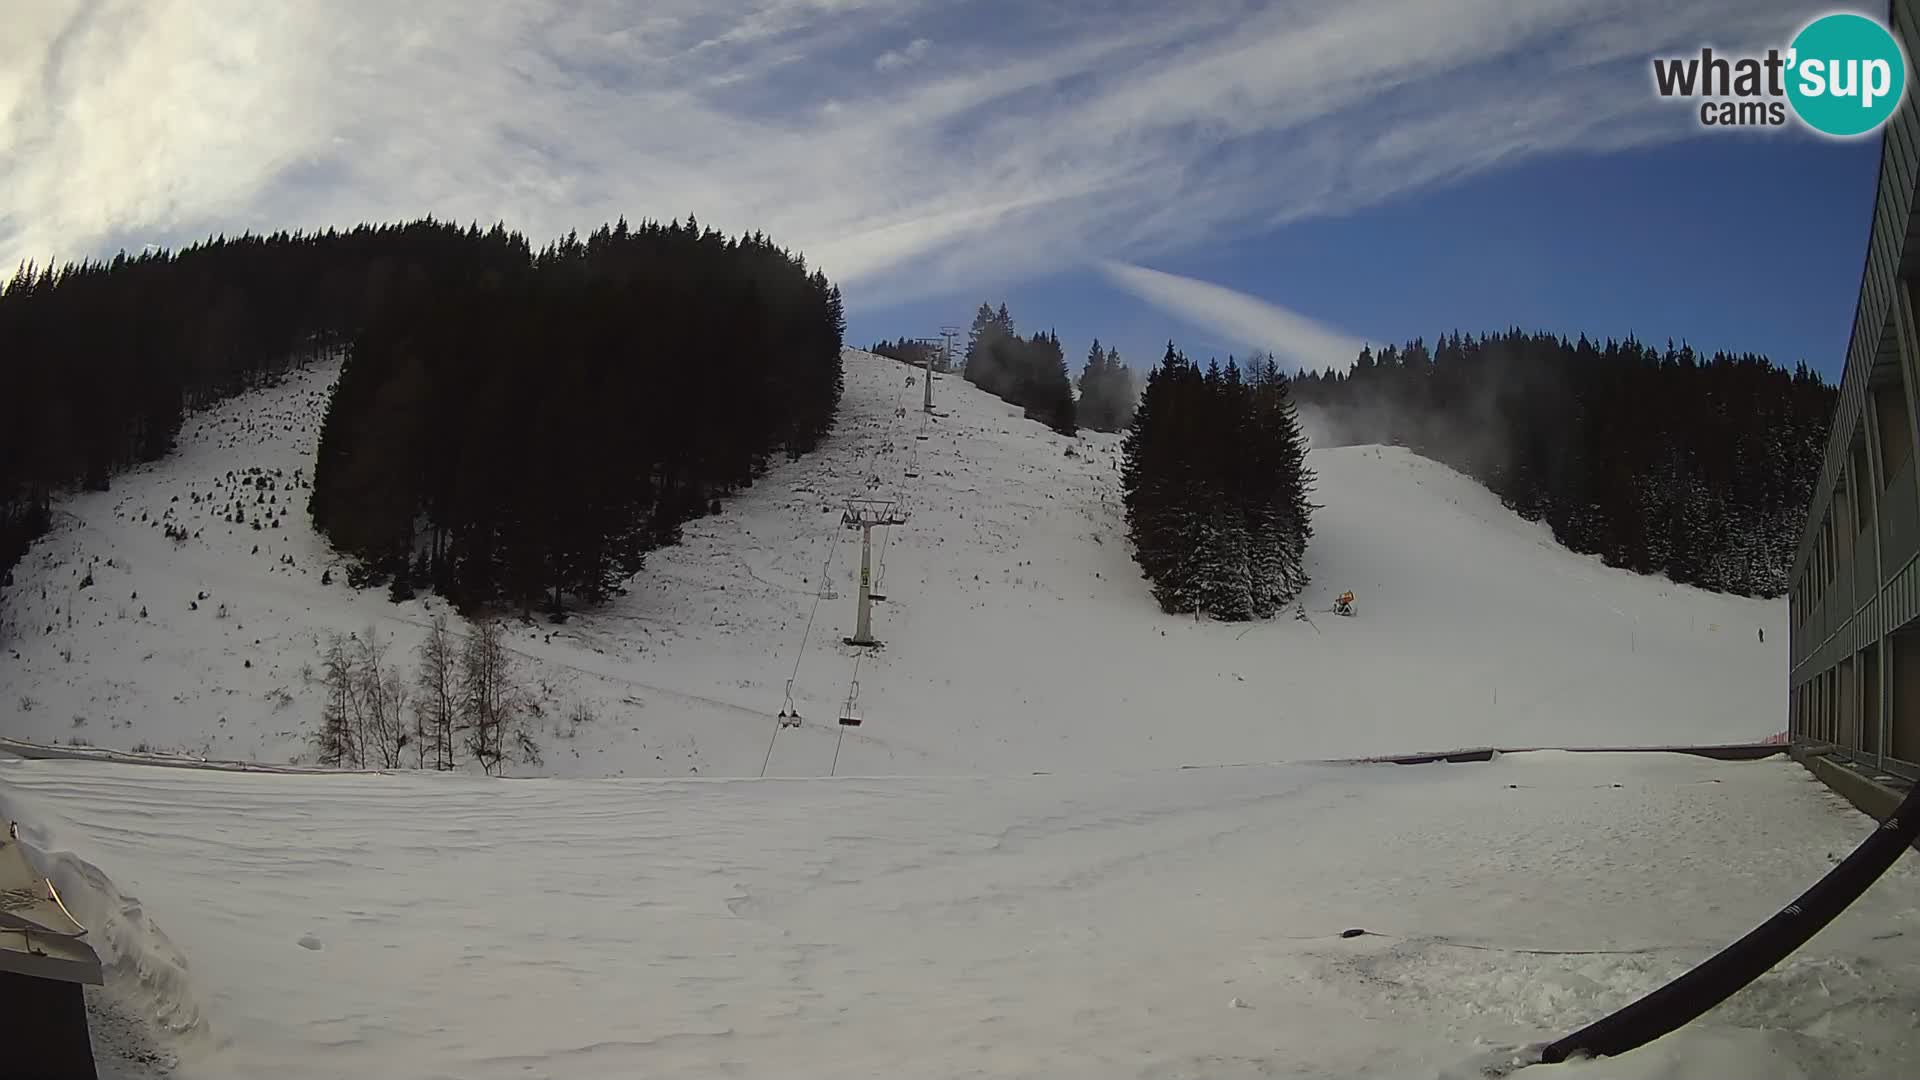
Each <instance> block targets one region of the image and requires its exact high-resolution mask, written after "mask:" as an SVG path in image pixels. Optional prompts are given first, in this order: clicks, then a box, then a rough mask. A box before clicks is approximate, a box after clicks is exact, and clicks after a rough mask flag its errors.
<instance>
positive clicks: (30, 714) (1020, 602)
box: [0, 350, 1787, 776]
mask: <svg viewBox="0 0 1920 1080" xmlns="http://www.w3.org/2000/svg"><path fill="white" fill-rule="evenodd" d="M846 368H847V372H846V375H847V389H846V396H845V401H844V404H843V409H842V416H841V420H840V424H839V428H838V430H837V431H836V432H835V433H834V434H833V436H831V437H830V439H829V440H828V441H827V443H826V444H825V446H824V447H823V448H822V449H821V450H819V451H818V452H816V453H814V454H812V455H809V456H807V457H805V458H802V459H800V460H798V461H795V462H780V463H778V464H776V465H775V466H774V467H773V469H772V470H771V471H770V473H769V474H768V475H767V476H766V477H765V478H764V479H763V480H761V481H760V482H759V483H757V484H756V485H755V486H754V487H753V488H751V489H749V490H747V491H745V492H743V493H742V494H741V495H739V496H738V497H736V498H734V499H732V500H730V501H729V502H727V503H726V504H725V506H724V508H723V512H722V513H720V514H718V515H715V516H712V517H708V518H705V519H701V520H698V521H696V522H693V523H692V524H690V525H689V526H688V527H687V529H686V537H685V542H684V543H683V544H681V545H679V546H678V547H675V548H671V549H667V550H664V551H660V552H657V553H656V554H655V555H653V556H652V557H651V558H650V559H649V564H648V567H647V569H646V570H645V571H643V572H642V573H641V574H640V575H639V576H638V577H637V578H636V579H634V581H633V583H632V587H631V591H630V593H629V595H627V596H625V597H622V598H620V599H618V600H617V601H616V602H614V603H613V604H611V605H609V606H608V607H606V608H604V609H602V610H599V611H596V612H592V613H589V614H585V615H579V616H576V617H575V618H574V619H572V620H571V621H570V622H568V623H566V624H565V625H562V626H551V625H548V624H547V623H545V622H539V623H535V624H530V625H516V627H515V629H514V631H513V646H514V648H515V649H516V651H517V652H518V654H519V656H520V658H521V660H522V670H523V673H524V675H525V676H526V679H527V681H528V683H529V684H530V685H531V686H532V687H533V688H534V689H535V690H536V692H537V696H538V697H539V698H540V700H541V701H542V702H543V703H544V705H545V708H546V716H545V718H544V720H543V728H544V734H543V735H542V743H543V745H544V747H545V749H546V755H545V756H546V761H545V764H544V765H542V766H539V767H537V768H536V767H532V766H521V767H519V768H518V769H517V770H515V771H519V772H529V771H537V772H545V773H551V774H555V775H581V776H617V775H629V776H646V775H669V776H671V775H687V774H690V773H699V774H703V775H715V774H721V775H739V774H743V773H744V774H753V773H757V772H758V771H759V769H760V767H761V763H762V762H763V761H765V762H766V763H767V769H768V772H769V773H770V774H773V775H819V774H824V773H826V772H828V771H829V770H830V769H837V771H839V772H842V773H847V772H855V773H868V774H874V773H902V772H911V773H946V772H983V771H984V772H1020V771H1027V770H1066V769H1076V768H1118V769H1135V768H1150V767H1159V766H1166V765H1173V764H1219V763H1232V762H1248V761H1275V760H1292V759H1305V758H1322V757H1331V756H1346V755H1361V754H1375V753H1390V752H1408V751H1415V750H1422V749H1450V748H1455V747H1459V746H1463V745H1485V744H1498V745H1583V746H1584V745H1630V744H1646V743H1699V742H1718V741H1730V740H1751V739H1757V738H1760V737H1764V736H1766V735H1768V734H1771V733H1772V732H1775V731H1777V730H1780V729H1781V728H1782V727H1784V721H1783V719H1782V716H1781V711H1782V708H1783V705H1782V702H1783V701H1784V694H1783V692H1782V685H1781V684H1782V680H1783V679H1784V677H1785V676H1784V672H1785V663H1784V661H1785V649H1786V637H1787V635H1786V628H1785V619H1786V609H1785V605H1784V603H1783V602H1763V601H1752V600H1744V599H1738V598H1732V597H1726V596H1722V595H1718V594H1710V593H1706V592H1702V591H1699V590H1696V589H1692V588H1685V587H1678V586H1674V585H1672V584H1671V583H1668V582H1665V581H1664V580H1661V579H1657V578H1648V577H1642V576H1637V575H1633V574H1629V573H1625V572H1620V571H1615V570H1610V569H1607V568H1605V567H1603V566H1601V565H1600V564H1599V563H1598V561H1597V560H1595V559H1591V558H1587V557H1582V556H1576V555H1573V554H1570V553H1569V552H1567V551H1566V550H1564V549H1563V548H1561V547H1559V546H1558V545H1556V544H1554V543H1553V541H1552V540H1551V538H1550V536H1549V534H1548V532H1547V530H1546V528H1545V527H1544V526H1542V525H1538V524H1531V523H1527V522H1524V521H1522V520H1520V519H1519V518H1518V517H1517V516H1515V515H1514V514H1512V513H1510V512H1508V511H1507V510H1506V509H1505V508H1503V507H1502V506H1501V505H1500V504H1499V502H1498V501H1497V500H1496V499H1495V498H1494V497H1493V496H1492V495H1490V494H1489V493H1488V492H1487V491H1486V490H1485V489H1484V488H1482V487H1480V486H1479V485H1477V484H1475V483H1473V482H1472V481H1470V480H1468V479H1466V478H1465V477H1463V476H1461V475H1460V474H1458V473H1456V472H1454V471H1452V470H1450V469H1448V468H1445V467H1443V466H1440V465H1437V464H1435V463H1433V462H1430V461H1427V460H1424V459H1421V458H1419V457H1416V456H1414V455H1412V454H1410V453H1407V452H1405V451H1401V450H1395V449H1384V448H1378V447H1358V448H1342V449H1338V450H1330V451H1316V452H1314V453H1313V454H1312V455H1310V458H1309V464H1310V466H1311V467H1312V468H1313V469H1314V470H1315V471H1316V472H1317V474H1318V477H1319V479H1318V487H1317V491H1316V495H1315V501H1316V502H1317V503H1319V504H1322V505H1323V508H1322V509H1321V510H1320V511H1319V512H1318V513H1317V515H1316V518H1315V530H1316V534H1315V537H1314V540H1313V543H1312V545H1311V548H1310V551H1309V570H1310V572H1311V573H1312V575H1313V580H1314V585H1313V587H1312V589H1311V590H1310V592H1309V594H1308V596H1307V597H1306V600H1307V607H1308V608H1309V609H1310V610H1312V611H1314V612H1316V614H1314V615H1313V618H1312V621H1311V622H1305V621H1297V620H1293V619H1282V620H1278V621H1275V622H1272V623H1264V624H1253V625H1247V624H1241V625H1232V624H1212V623H1195V622H1191V621H1184V620H1179V619H1173V618H1169V617H1167V616H1164V615H1162V614H1161V613H1159V612H1158V610H1157V609H1156V608H1155V607H1154V606H1153V604H1152V602H1151V600H1150V598H1149V597H1148V595H1147V591H1146V589H1145V587H1144V586H1145V583H1144V582H1143V581H1142V580H1141V579H1140V578H1139V576H1138V573H1137V570H1136V569H1135V567H1134V566H1133V564H1132V561H1131V559H1130V557H1129V555H1128V550H1127V545H1126V543H1125V540H1124V527H1123V523H1122V517H1121V511H1120V506H1119V502H1118V472H1117V467H1118V438H1117V437H1115V436H1103V435H1093V434H1088V435H1084V436H1083V437H1082V438H1080V439H1078V440H1068V439H1066V438H1063V437H1061V436H1059V435H1056V434H1054V433H1052V432H1050V431H1048V430H1047V429H1046V428H1044V427H1043V426H1041V425H1039V424H1036V423H1034V422H1031V421H1028V420H1024V419H1022V418H1021V417H1020V416H1019V415H1018V414H1017V412H1018V411H1017V410H1016V409H1014V408H1013V407H1011V406H1008V405H1006V404H1005V403H1004V402H1001V401H999V400H997V399H995V398H993V397H990V396H988V395H986V394H984V393H981V392H979V391H977V390H976V389H974V388H973V387H971V386H968V385H967V384H965V383H964V382H962V381H960V380H958V379H952V378H945V379H941V380H940V381H939V383H938V384H937V390H936V395H937V407H938V409H939V412H940V413H941V415H940V416H938V417H936V418H933V419H928V418H925V417H923V415H922V414H921V413H920V412H919V410H918V404H919V399H920V388H919V387H917V386H915V387H908V386H907V385H906V383H905V380H906V378H907V376H908V375H909V374H911V372H910V371H909V369H907V368H905V367H904V366H902V365H900V364H898V363H896V362H895V361H892V360H887V359H883V358H880V357H876V356H873V355H871V354H868V353H863V352H858V351H852V350H849V351H848V352H847V354H846ZM332 376H333V371H332V369H330V368H328V367H326V366H316V367H313V368H310V369H307V370H304V371H300V372H296V373H295V374H294V375H293V376H292V377H290V378H289V379H287V380H286V381H285V382H284V383H283V384H282V385H280V386H278V387H275V388H272V389H267V390H261V391H256V392H254V393H252V394H249V395H246V396H244V397H242V398H238V399H235V400H232V401H229V402H227V403H225V404H224V405H222V406H220V407H218V408H216V409H213V410H211V411H208V412H206V413H203V414H199V415H196V416H194V417H192V418H191V419H189V421H188V422H187V424H186V425H185V427H184V429H183V432H182V435H181V440H180V443H181V448H180V450H179V451H178V452H177V453H175V454H174V455H172V456H171V457H169V458H168V459H166V460H165V461H162V462H160V463H158V464H156V465H153V466H148V467H144V468H141V469H139V470H136V471H134V472H132V473H130V474H128V475H126V476H124V477H123V478H121V479H118V480H116V481H115V483H114V486H113V489H112V490H111V491H109V492H106V493H95V494H81V495H77V496H74V497H72V498H69V499H68V500H66V501H65V502H64V503H63V504H62V505H61V506H60V508H59V510H58V513H57V521H56V523H55V527H54V530H53V532H52V534H51V535H50V536H49V537H47V538H46V539H45V540H43V541H41V542H40V544H39V545H37V546H36V547H35V549H34V550H33V551H32V552H31V553H30V554H29V555H28V557H27V558H26V559H25V560H24V561H23V563H22V565H21V566H20V568H19V569H18V572H17V575H16V577H17V580H16V584H15V586H14V587H13V588H11V589H8V590H6V591H5V593H4V594H3V596H4V598H3V600H0V604H3V605H4V606H3V608H0V647H4V648H5V649H6V650H7V653H6V655H5V656H4V657H0V662H4V663H5V664H6V665H7V667H8V676H7V679H6V684H7V692H6V694H5V696H4V699H0V734H6V735H13V736H16V737H20V738H26V739H32V740H37V741H45V742H61V743H66V742H70V741H76V740H77V741H81V742H87V743H92V744H96V745H99V746H105V747H114V748H119V749H130V748H134V747H147V748H151V749H154V750H163V751H173V752H184V753H190V754H195V755H200V756H208V757H216V758H239V759H252V760H261V761H269V762H291V761H301V760H307V759H310V756H311V748H310V746H309V744H308V742H307V736H308V734H309V733H310V732H311V731H312V730H313V728H314V727H315V725H316V724H317V721H318V717H319V712H320V708H319V703H320V693H319V687H318V686H317V685H316V684H314V683H313V682H312V681H311V677H310V673H311V671H312V669H313V668H315V667H317V666H318V659H319V646H320V644H321V642H322V640H323V637H324V635H325V634H327V633H329V632H333V631H340V632H346V631H364V629H365V628H366V627H368V626H369V625H377V626H378V627H379V629H380V631H381V632H382V633H383V634H386V635H389V636H390V637H391V639H392V642H393V651H392V654H391V656H392V658H393V659H396V660H406V659H408V658H409V656H410V652H411V650H412V649H413V647H414V646H415V645H416V644H417V642H418V641H419V639H420V636H421V634H422V628H423V627H424V626H425V625H426V624H427V622H428V621H430V620H431V618H432V617H433V614H434V612H435V609H436V608H438V607H440V606H441V605H440V604H439V603H438V602H437V601H435V600H433V599H432V598H430V597H429V598H423V599H419V600H415V601H410V602H408V603H405V604H400V605H394V604H391V603H389V602H388V601H387V599H386V597H385V595H384V593H382V592H380V591H377V590H376V591H371V592H365V593H358V592H355V591H353V590H351V589H349V588H348V587H347V585H346V584H345V582H344V580H343V579H344V574H342V573H340V572H339V567H338V566H334V565H333V564H332V563H331V562H330V553H329V551H328V549H327V547H326V545H325V544H324V543H323V542H322V541H321V540H320V539H319V538H318V537H316V536H315V535H314V533H313V532H312V530H311V528H310V527H309V526H308V524H307V523H306V520H305V515H304V505H305V498H306V495H305V489H304V488H303V487H302V486H301V485H302V484H303V483H304V482H305V481H306V480H307V479H308V478H310V476H311V469H312V454H313V449H314V440H315V434H316V431H317V428H318V423H319V418H320V415H321V413H322V411H323V405H324V401H325V395H326V392H327V388H328V386H329V383H330V380H331V378H332ZM900 410H904V415H901V414H900ZM923 434H924V435H925V436H926V438H925V439H924V440H922V439H920V438H919V436H920V435H923ZM1069 450H1071V451H1072V453H1071V455H1070V454H1069ZM909 472H911V473H916V474H918V475H917V476H916V477H914V478H912V479H909V478H908V477H907V475H906V474H907V473H909ZM236 494H237V495H238V497H239V499H240V500H241V502H243V503H245V504H246V505H245V507H244V509H245V511H246V517H247V519H248V521H249V522H250V523H251V522H252V521H254V520H260V519H263V515H271V516H270V517H265V518H264V520H265V521H266V522H270V524H263V527H262V528H260V529H259V530H256V529H254V528H253V527H252V525H251V524H246V525H235V524H232V523H231V522H230V521H227V520H223V518H222V515H223V514H224V513H225V512H226V511H227V510H228V508H229V507H230V506H231V505H232V504H233V502H234V499H235V498H236ZM864 495H877V496H886V497H896V498H899V499H900V500H901V502H902V504H903V505H904V506H905V507H906V509H907V510H908V511H909V512H910V515H911V517H910V520H909V522H908V523H907V524H906V525H904V526H900V527H896V528H893V529H891V530H884V529H883V530H876V535H875V549H876V551H875V563H876V569H875V577H876V582H877V584H878V586H879V587H880V589H881V590H882V591H884V593H885V595H886V596H887V600H886V601H885V602H884V603H880V604H876V606H875V615H874V629H875V633H876V634H877V635H878V636H879V637H880V638H881V639H882V640H884V641H885V642H886V646H885V648H883V649H881V650H879V651H878V652H877V653H875V654H873V655H872V656H871V657H869V658H867V659H864V660H860V661H859V666H858V673H857V679H858V696H857V700H856V701H855V709H856V710H857V711H858V712H859V713H860V714H861V715H862V717H863V718H864V721H865V722H864V724H863V726H861V727H860V728H858V729H854V730H852V731H850V732H849V733H848V734H847V735H846V737H845V740H844V744H841V743H840V734H841V729H839V728H838V727H837V726H836V725H835V724H834V723H833V721H834V718H835V717H836V716H837V715H838V714H839V713H840V711H841V710H842V709H843V708H844V706H845V704H846V701H847V698H848V694H849V684H850V683H851V682H853V681H854V679H855V678H856V672H855V666H856V655H855V654H856V652H857V651H858V650H854V649H852V648H849V647H848V646H846V645H844V644H842V643H841V639H842V638H843V637H844V636H846V635H847V634H849V633H850V632H851V630H852V624H853V614H854V611H853V607H854V605H853V593H854V590H855V586H856V581H857V575H858V564H859V553H858V548H859V545H858V534H857V533H855V532H849V531H848V530H846V529H844V528H841V527H839V526H838V521H839V517H840V512H841V508H842V506H843V505H844V503H845V500H846V499H847V498H848V497H851V496H864ZM196 497H197V499H198V501H196ZM163 523H173V524H177V525H179V526H180V527H182V528H184V529H186V530H187V531H188V538H187V539H186V540H185V541H184V542H182V543H179V544H176V543H175V542H174V541H172V540H170V539H168V537H167V536H165V535H164V524H163ZM256 546H257V548H258V550H257V552H256V550H255V548H256ZM329 567H332V568H333V570H334V573H333V575H332V576H333V579H334V580H333V581H332V582H331V583H330V584H323V583H322V575H323V573H324V572H325V571H326V570H327V569H329ZM823 567H830V568H831V574H830V580H831V582H832V584H833V586H834V589H835V590H836V592H837V596H835V597H833V598H830V599H820V598H819V596H818V593H819V590H820V584H821V580H822V568H823ZM89 574H90V575H91V577H92V584H91V586H89V587H86V588H81V587H80V585H81V583H82V582H83V581H84V580H85V579H86V578H87V576H88V575H89ZM1343 589H1353V590H1354V591H1355V592H1356V593H1357V594H1358V609H1359V614H1358V616H1357V617H1355V618H1352V619H1344V618H1339V617H1336V616H1332V615H1329V614H1324V613H1319V612H1322V611H1323V610H1324V609H1325V608H1326V607H1327V606H1328V605H1329V603H1330V600H1331V597H1332V596H1333V595H1335V594H1336V593H1338V592H1340V591H1342V590H1343ZM202 594H205V598H204V599H201V596H202ZM816 602H817V610H816ZM143 612H144V614H143ZM810 617H811V620H812V627H811V630H810V631H808V625H809V620H810ZM1761 628H1764V629H1765V630H1766V631H1767V640H1766V642H1765V643H1761V642H1760V641H1758V640H1757V631H1758V630H1760V629H1761ZM803 633H805V634H806V647H805V650H804V652H801V651H800V644H801V640H802V636H803ZM796 658H798V660H799V666H798V674H797V677H796V678H795V679H794V699H795V701H796V704H797V705H798V707H799V709H800V711H801V713H802V715H803V716H804V717H805V723H804V725H803V726H802V727H800V728H798V729H788V730H785V731H783V732H781V733H780V734H779V736H778V738H777V740H775V741H774V745H773V746H772V752H771V756H770V757H769V756H768V752H769V747H768V742H769V737H770V736H772V735H773V733H774V727H775V723H774V719H773V717H774V714H775V712H776V711H777V710H779V709H780V708H781V706H782V704H783V700H784V695H783V691H784V687H785V683H786V680H787V678H788V676H789V674H791V673H793V672H794V669H795V661H796ZM580 706H584V707H585V709H586V711H588V712H590V713H591V714H592V717H593V719H591V720H590V721H586V722H582V723H575V722H571V721H569V720H568V719H567V717H568V714H570V713H573V712H575V711H577V709H578V708H579V707H580ZM836 751H837V752H838V755H839V757H838V762H837V765H836V764H835V754H836Z"/></svg>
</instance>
